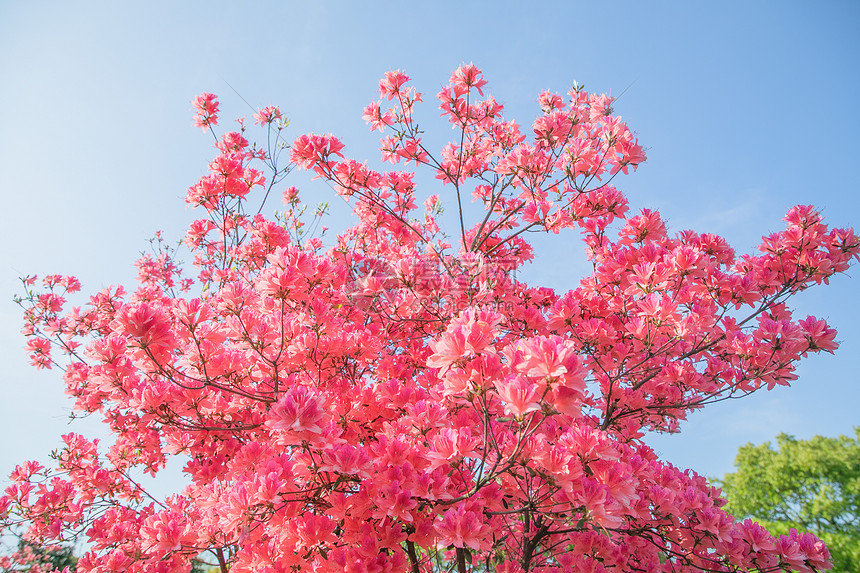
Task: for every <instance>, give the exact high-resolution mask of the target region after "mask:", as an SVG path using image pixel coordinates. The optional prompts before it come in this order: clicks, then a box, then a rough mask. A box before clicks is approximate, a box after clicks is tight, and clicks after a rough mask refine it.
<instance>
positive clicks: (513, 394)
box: [495, 376, 541, 418]
mask: <svg viewBox="0 0 860 573" xmlns="http://www.w3.org/2000/svg"><path fill="white" fill-rule="evenodd" d="M495 387H496V393H497V394H498V395H499V398H501V399H502V400H503V401H504V403H505V411H506V412H507V413H508V414H510V415H511V416H514V417H515V418H522V417H523V416H524V415H525V414H527V413H529V412H534V411H538V410H540V400H541V397H540V394H539V392H538V386H537V385H536V384H534V383H533V382H530V381H529V380H528V379H527V378H525V377H524V376H509V377H508V378H506V379H505V380H498V381H496V382H495Z"/></svg>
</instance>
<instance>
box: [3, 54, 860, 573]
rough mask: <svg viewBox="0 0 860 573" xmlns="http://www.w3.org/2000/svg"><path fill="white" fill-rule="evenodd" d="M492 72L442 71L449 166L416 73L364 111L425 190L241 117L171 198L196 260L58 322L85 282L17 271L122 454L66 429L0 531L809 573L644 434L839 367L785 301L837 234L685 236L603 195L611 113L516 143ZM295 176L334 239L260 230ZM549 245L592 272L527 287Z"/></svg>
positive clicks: (126, 556) (586, 104)
mask: <svg viewBox="0 0 860 573" xmlns="http://www.w3.org/2000/svg"><path fill="white" fill-rule="evenodd" d="M486 87H487V82H486V80H485V79H484V77H483V75H482V73H481V71H480V70H478V69H477V68H476V67H475V66H473V65H464V66H462V67H460V68H458V69H457V70H456V71H455V72H454V73H453V75H452V76H451V78H450V81H449V83H448V84H447V85H446V86H444V87H443V89H442V90H441V91H440V92H439V93H438V95H437V99H438V100H439V107H440V109H441V111H442V114H443V116H444V117H445V118H446V120H447V121H448V122H449V123H450V126H451V127H452V128H453V129H454V131H455V135H454V137H453V138H452V142H451V143H450V144H448V145H446V146H444V147H443V148H442V149H441V150H438V151H437V150H432V149H429V148H428V147H426V146H425V143H424V142H423V141H422V138H421V137H420V136H421V134H422V133H423V131H422V130H421V129H419V126H418V122H417V119H416V117H417V112H418V110H419V109H420V106H419V104H420V103H422V101H423V98H422V94H421V93H419V92H418V91H416V90H415V88H413V87H411V86H410V85H409V78H408V77H407V76H406V75H405V74H404V73H402V72H389V73H387V74H386V75H385V77H384V78H383V79H382V80H381V81H380V83H379V91H380V99H379V100H378V101H376V102H373V103H371V104H370V105H369V106H367V108H366V109H365V113H364V117H365V119H366V120H367V122H368V123H369V125H370V128H371V129H372V130H378V131H380V132H382V139H381V145H380V149H381V152H382V159H383V160H386V161H389V162H391V163H393V164H395V165H396V164H399V163H401V162H403V163H405V164H411V165H413V166H415V167H416V168H425V169H428V170H429V171H430V172H431V173H432V174H433V175H435V177H436V178H437V179H438V183H437V186H439V187H440V189H438V191H437V192H436V193H435V194H433V195H430V196H429V197H419V195H418V190H417V188H416V182H415V179H414V177H413V173H411V172H407V171H398V170H392V171H377V170H374V169H373V168H372V167H370V166H368V164H367V163H364V162H359V161H356V160H354V159H350V158H348V157H346V148H345V146H344V144H343V143H342V142H341V141H340V140H338V139H337V138H336V137H334V136H332V135H313V134H308V135H301V136H299V137H298V138H296V139H295V141H294V142H293V143H292V145H290V146H284V145H280V144H271V142H279V141H281V133H282V130H283V129H284V128H285V127H286V124H287V122H286V121H285V120H284V119H283V117H282V115H281V112H280V111H279V110H278V109H277V108H272V107H270V108H264V109H262V110H260V111H259V112H258V113H257V114H255V119H256V123H257V124H259V125H260V126H261V127H262V128H264V129H266V130H268V133H269V137H268V140H269V142H270V144H271V145H270V146H268V147H262V148H258V147H256V146H253V145H251V144H249V142H248V140H247V139H245V133H244V130H245V128H244V127H242V130H241V132H231V133H227V134H224V135H223V136H221V137H220V138H219V137H216V148H217V155H216V157H215V158H214V159H213V161H212V162H211V163H210V165H209V172H208V173H207V174H206V175H204V176H203V177H202V178H201V179H200V181H199V182H197V183H196V184H194V185H192V186H191V188H190V189H189V190H188V194H187V202H188V203H189V204H191V205H192V206H194V207H198V208H199V209H200V210H201V212H202V215H201V218H200V219H198V220H197V221H195V222H193V223H192V224H191V226H190V228H189V229H188V232H187V234H186V236H185V245H186V246H187V247H188V249H189V250H190V251H191V253H192V256H193V267H192V268H191V269H189V268H183V267H182V266H181V265H180V264H179V262H178V259H177V258H176V257H175V255H174V253H173V251H172V250H171V249H170V248H168V247H167V246H166V244H165V243H164V242H163V241H162V240H161V239H160V238H159V239H158V240H157V241H154V242H153V252H152V253H151V254H148V255H146V256H144V257H143V258H142V259H141V260H140V261H139V262H138V269H139V285H138V287H137V288H136V289H134V290H133V291H131V292H130V293H128V294H127V293H126V291H125V290H124V289H122V288H120V287H109V288H107V289H105V290H103V291H101V292H99V293H97V294H96V295H94V296H92V297H91V298H90V300H89V303H88V304H86V305H84V306H82V307H80V308H74V309H71V310H69V311H67V310H66V309H65V307H66V304H67V297H68V296H69V295H70V294H72V293H74V292H75V291H76V290H78V289H79V284H78V283H77V281H76V280H74V279H73V278H65V277H57V276H50V277H46V278H45V279H44V280H43V281H42V282H41V283H39V282H38V281H37V279H35V278H34V277H32V278H28V279H26V280H25V282H24V288H25V294H24V296H23V297H22V298H21V299H20V302H21V304H22V306H23V307H24V309H25V321H26V322H25V328H24V334H25V335H26V336H27V340H28V345H27V348H28V351H29V352H30V355H31V359H32V361H33V363H34V364H35V365H36V366H37V367H51V366H59V367H62V369H63V371H64V379H65V382H66V385H67V392H68V393H69V394H70V395H71V396H72V397H73V398H74V399H75V401H76V402H75V404H76V408H77V409H78V410H81V411H83V412H88V413H96V414H97V415H100V416H101V417H102V418H103V419H104V421H105V423H106V424H107V426H108V428H109V429H110V431H111V433H112V435H113V439H112V440H111V441H110V443H107V444H104V445H103V444H100V443H98V442H97V441H90V440H87V439H86V438H84V437H83V436H80V435H77V434H69V435H67V436H66V437H65V438H64V440H65V446H64V447H63V448H62V449H61V450H60V451H58V452H57V453H56V456H55V457H56V466H55V467H53V468H46V467H42V466H40V465H38V464H34V463H25V464H22V465H21V466H19V467H18V468H17V469H16V470H15V472H14V473H13V475H12V482H11V484H10V485H9V487H8V488H7V489H6V490H5V493H4V495H3V496H2V497H0V511H2V518H3V524H4V527H5V528H7V529H8V530H9V531H18V532H20V533H21V534H23V535H24V536H25V538H26V539H27V540H29V541H31V542H33V543H53V542H58V541H65V540H68V539H71V538H72V536H74V535H76V534H77V535H79V536H81V537H82V538H83V540H84V541H86V543H87V545H86V547H87V553H86V554H85V555H83V556H82V558H81V559H80V561H79V562H78V565H77V567H78V570H80V571H93V572H102V571H129V572H135V571H164V572H169V571H176V572H179V571H183V572H185V571H188V570H189V568H190V566H191V564H192V563H193V562H194V561H195V560H201V561H204V562H208V563H209V564H211V565H213V566H216V567H218V568H219V569H220V570H221V571H227V570H231V571H235V572H237V573H239V572H246V571H247V572H250V571H254V572H273V573H274V572H281V571H298V570H300V571H356V572H383V571H412V572H415V573H417V572H421V571H441V570H450V569H451V568H456V569H457V570H458V571H460V572H465V571H485V570H495V571H500V572H509V573H514V572H520V571H541V572H546V573H549V572H559V573H561V572H568V571H594V572H597V571H601V572H604V571H648V572H656V571H679V572H680V571H788V570H796V571H804V572H810V571H817V570H821V569H822V568H826V567H827V566H828V552H827V549H826V547H824V545H823V544H822V543H821V542H820V541H819V540H817V539H816V538H814V537H813V536H811V535H809V534H803V533H797V532H792V534H791V535H789V536H783V537H778V538H776V537H774V536H772V535H771V534H769V533H768V532H767V531H766V530H765V529H763V528H762V527H761V526H759V525H758V524H756V523H754V522H752V521H744V522H735V520H734V519H733V518H732V516H731V515H729V514H727V513H726V512H725V511H723V509H722V506H723V505H724V504H725V501H724V500H723V499H721V498H720V492H719V490H717V489H715V488H713V487H711V486H710V485H709V484H708V483H707V481H706V480H705V479H704V478H702V477H700V476H698V475H696V474H695V473H693V472H691V471H681V470H679V469H676V468H675V467H673V466H671V465H670V464H668V463H665V462H663V461H661V460H660V459H658V457H657V456H656V455H655V453H654V452H653V451H652V450H651V449H650V448H649V447H648V446H647V445H645V444H644V443H643V442H642V439H641V438H642V436H643V435H644V433H645V432H646V431H660V432H674V431H677V430H678V427H679V422H680V421H682V420H684V419H685V418H686V416H687V415H688V414H689V413H690V412H691V411H693V410H696V409H698V408H701V407H703V406H705V405H707V404H709V403H712V402H717V401H720V400H725V399H727V398H729V397H738V396H743V395H746V394H749V393H751V392H754V391H757V390H759V389H760V388H767V389H771V388H773V387H775V386H782V385H788V384H789V383H790V382H791V381H792V380H794V378H795V374H794V369H795V364H796V363H797V361H798V360H799V359H800V358H801V357H803V356H805V355H807V354H808V353H814V352H821V351H826V352H831V351H833V350H834V349H835V348H836V342H835V338H834V336H835V332H834V330H833V329H832V328H830V327H829V326H828V324H827V323H826V322H825V321H824V320H821V319H818V318H815V317H807V318H804V319H802V320H797V319H796V318H795V317H794V316H793V315H792V312H791V309H790V307H789V306H788V305H787V300H788V299H789V298H790V297H791V296H792V295H794V294H796V293H798V292H799V291H801V290H804V289H806V288H808V287H810V286H812V285H816V284H819V283H826V282H827V281H828V279H829V278H830V277H832V276H833V275H834V274H836V273H841V272H844V271H846V270H847V269H848V268H849V265H850V264H851V263H852V260H853V259H856V258H857V257H858V239H857V237H856V236H855V235H854V233H853V231H852V230H850V229H830V228H828V227H827V226H826V225H825V224H824V222H823V220H822V218H821V216H820V215H819V213H818V212H817V211H815V209H813V208H812V207H806V206H799V207H795V208H793V209H792V210H791V211H790V212H789V213H788V214H787V215H786V217H785V223H786V227H785V230H783V231H780V232H777V233H774V234H771V235H768V236H767V237H765V238H764V239H763V242H762V245H761V247H760V252H759V253H758V254H749V255H741V256H737V255H736V254H735V253H734V251H733V250H732V249H731V248H730V247H729V246H728V245H727V244H726V242H725V241H724V240H723V239H722V238H720V237H717V236H714V235H708V234H698V233H695V232H693V231H682V232H679V233H675V234H672V233H671V232H670V231H669V230H668V229H667V227H666V225H665V223H664V222H663V220H662V219H661V218H660V215H659V214H658V213H657V212H656V211H652V210H642V211H640V212H631V211H630V209H629V207H628V203H627V200H626V198H625V196H624V195H623V194H622V193H621V191H620V190H618V189H617V188H616V187H615V186H614V183H615V180H616V177H617V176H619V174H624V173H628V172H629V171H631V169H630V168H633V169H634V170H635V168H636V167H637V166H638V165H639V164H640V163H642V162H643V161H644V160H645V154H644V151H643V148H642V146H641V145H640V144H639V142H638V141H637V139H636V137H635V136H634V135H633V133H632V132H631V131H630V130H629V128H628V127H627V125H626V124H625V123H624V122H623V121H621V118H620V117H618V116H616V115H614V112H613V109H612V104H613V100H612V98H611V97H608V96H605V95H594V94H590V93H588V92H586V91H585V90H583V89H582V88H581V87H580V86H574V88H572V89H571V90H570V91H569V92H568V93H567V94H552V93H549V92H547V93H543V94H541V95H540V97H539V99H538V104H539V106H538V107H539V111H538V117H537V119H535V121H534V122H533V123H532V125H531V126H530V127H521V126H520V125H519V124H517V123H516V122H514V121H510V120H507V119H505V118H504V107H503V105H502V104H501V103H499V102H498V101H497V100H496V99H495V98H494V97H493V96H491V95H489V94H488V93H485V91H486ZM194 106H195V108H196V109H197V119H196V122H197V125H199V126H201V127H203V128H206V129H211V128H212V127H213V126H215V125H216V123H217V112H218V111H219V110H218V103H217V100H216V99H215V97H214V96H212V95H210V94H204V95H203V96H200V97H199V98H197V99H196V100H195V101H194ZM213 134H214V131H213ZM284 149H288V153H289V159H290V165H289V166H286V167H284V166H283V165H282V164H279V163H278V160H279V157H280V152H281V151H282V150H284ZM293 165H294V166H297V167H299V168H301V169H306V170H309V171H312V172H313V173H314V174H315V175H316V176H317V177H319V178H322V179H324V180H325V181H326V182H328V183H329V184H330V185H331V187H332V188H333V189H334V190H335V191H336V193H338V194H339V195H341V196H343V197H344V198H345V199H347V200H348V201H349V202H350V203H351V204H352V206H353V210H354V213H355V216H356V217H357V222H356V223H355V225H354V226H353V227H351V228H349V229H347V230H345V231H344V232H342V233H341V234H340V235H338V236H337V237H336V238H335V239H333V240H331V241H329V243H328V248H326V246H325V245H326V243H325V242H324V241H323V240H321V238H320V237H319V236H315V235H314V234H313V233H312V232H311V231H310V229H313V228H315V226H316V224H317V223H318V222H319V217H321V216H322V214H323V211H324V210H323V209H322V208H320V209H318V210H317V211H314V212H310V211H307V210H306V206H305V205H304V204H303V203H302V202H301V198H300V197H301V193H300V192H299V190H298V189H296V188H295V187H290V188H288V189H287V190H286V191H285V192H284V193H283V199H284V205H285V208H286V209H285V210H284V211H282V212H279V213H278V214H277V216H276V217H274V218H268V217H266V216H264V215H262V214H260V213H262V212H263V211H262V205H260V207H259V209H257V206H256V204H255V205H254V206H253V207H252V206H251V203H250V202H251V201H257V202H258V204H259V203H262V202H265V200H266V198H267V197H268V196H269V193H270V191H271V190H272V189H273V187H274V186H275V185H276V184H278V183H279V182H280V181H281V180H282V179H283V177H284V176H285V175H286V174H287V172H288V171H289V170H290V168H291V167H292V166H293ZM264 173H265V175H264ZM429 180H430V181H432V178H430V179H429ZM260 197H261V198H260ZM469 197H471V199H473V200H475V201H477V202H478V203H479V205H482V206H483V211H482V212H481V213H480V214H479V215H478V216H477V217H475V218H472V217H474V215H473V212H474V209H467V208H465V207H464V204H463V202H464V201H465V200H466V199H467V198H469ZM443 205H453V206H454V209H453V210H452V211H453V213H454V221H453V223H452V222H451V221H450V220H448V221H446V220H444V219H443V218H442V206H443ZM422 206H423V207H422ZM255 212H256V213H258V214H256V215H254V213H255ZM309 219H310V220H309ZM443 223H444V224H443ZM443 229H448V230H450V231H451V234H450V235H447V234H445V233H444V232H443ZM564 229H578V230H579V231H580V232H581V233H582V235H583V238H584V242H585V248H586V252H587V253H588V256H589V258H590V259H591V261H592V263H593V265H594V272H593V273H592V274H591V275H590V276H588V277H585V278H584V279H583V280H582V281H581V283H580V284H579V285H578V286H577V287H576V288H573V289H572V290H569V291H568V292H562V293H557V292H554V291H552V290H551V289H547V288H541V287H536V286H531V285H528V284H525V283H523V282H520V281H518V280H517V279H516V271H517V270H518V269H519V268H521V267H522V266H523V265H525V264H527V263H528V262H529V261H530V260H531V259H532V258H533V251H532V248H531V247H530V245H529V243H528V241H527V240H526V237H527V236H528V232H539V231H543V232H551V233H558V232H560V231H561V230H564ZM189 270H190V271H191V274H190V275H186V274H185V273H186V272H188V271H189ZM172 457H178V458H179V459H181V460H184V462H185V467H184V472H185V475H186V476H187V478H188V480H189V485H188V486H187V487H185V488H184V489H182V490H181V491H178V492H176V493H175V495H172V496H170V497H168V498H166V499H155V498H153V497H151V496H150V494H149V493H148V492H147V491H145V490H144V489H143V488H142V486H141V485H139V483H138V482H137V481H135V480H134V479H133V475H134V472H139V471H146V472H149V473H151V474H158V472H159V471H161V470H162V469H163V468H164V467H165V464H166V462H167V460H168V459H169V458H172Z"/></svg>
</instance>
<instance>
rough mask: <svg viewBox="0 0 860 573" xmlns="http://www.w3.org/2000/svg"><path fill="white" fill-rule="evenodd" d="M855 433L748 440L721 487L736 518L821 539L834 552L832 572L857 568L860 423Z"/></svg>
mask: <svg viewBox="0 0 860 573" xmlns="http://www.w3.org/2000/svg"><path fill="white" fill-rule="evenodd" d="M854 431H855V433H856V437H854V438H851V437H848V436H839V437H838V438H826V437H823V436H814V437H813V438H812V439H810V440H798V439H796V438H794V437H793V436H789V435H787V434H780V435H779V436H777V438H776V441H777V448H776V449H774V448H773V447H771V444H770V443H766V444H762V445H760V446H756V445H753V444H747V445H746V446H743V447H741V448H740V450H739V451H738V455H737V458H735V467H736V468H737V471H736V472H734V473H730V474H727V475H726V476H725V478H724V479H723V480H722V482H721V484H720V485H721V486H722V488H723V491H724V493H725V496H726V499H728V501H729V503H728V505H727V506H726V508H727V509H728V511H729V512H731V513H732V514H733V515H734V516H735V517H736V518H738V519H746V518H752V519H755V520H756V521H758V522H759V523H761V525H763V526H764V527H766V528H767V529H768V530H770V532H771V533H773V534H786V533H788V531H789V529H791V528H794V529H797V530H798V531H808V532H811V533H813V534H815V535H816V536H818V537H819V538H821V539H822V540H823V541H824V542H825V543H826V544H827V546H828V548H829V549H830V552H831V553H832V555H833V571H842V572H852V571H854V572H856V571H860V428H855V429H854Z"/></svg>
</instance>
